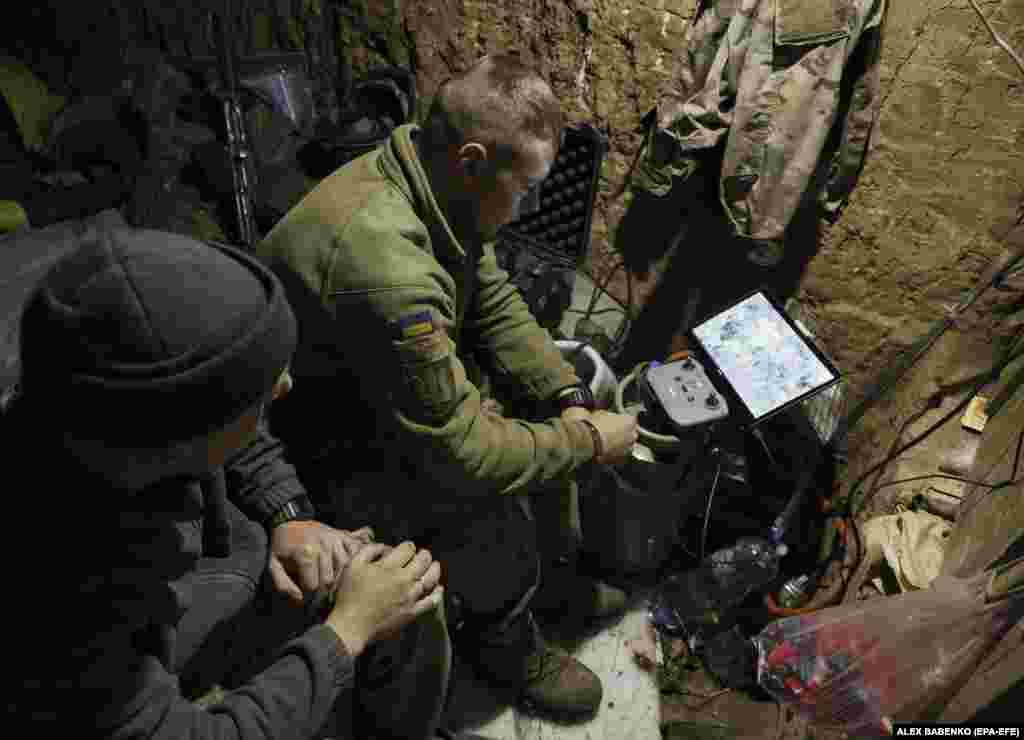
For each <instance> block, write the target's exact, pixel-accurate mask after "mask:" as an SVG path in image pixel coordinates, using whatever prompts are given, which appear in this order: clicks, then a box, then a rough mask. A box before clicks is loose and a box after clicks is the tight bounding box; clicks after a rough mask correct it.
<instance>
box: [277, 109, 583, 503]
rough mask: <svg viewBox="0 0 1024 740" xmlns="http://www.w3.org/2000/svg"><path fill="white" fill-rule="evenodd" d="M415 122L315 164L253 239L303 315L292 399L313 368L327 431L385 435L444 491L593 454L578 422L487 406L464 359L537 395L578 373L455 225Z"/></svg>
mask: <svg viewBox="0 0 1024 740" xmlns="http://www.w3.org/2000/svg"><path fill="white" fill-rule="evenodd" d="M417 130H418V128H417V127H416V126H415V125H411V124H410V125H406V126H402V127H399V128H397V129H396V130H395V131H394V132H393V134H392V135H391V137H390V139H389V140H388V142H387V143H386V144H384V145H382V146H381V147H380V148H378V149H377V150H375V151H373V152H371V153H369V154H366V155H364V156H362V157H360V158H359V159H356V160H354V161H352V162H350V163H349V164H347V165H345V166H344V167H342V168H340V169H339V170H337V171H336V172H334V173H333V174H332V175H331V176H329V177H328V178H326V179H325V180H323V181H322V182H321V183H320V184H319V185H318V186H317V187H316V188H315V189H314V190H313V191H312V192H311V193H310V194H309V195H307V196H306V197H305V198H304V199H303V200H302V201H301V202H300V203H299V204H298V205H296V206H295V208H294V209H292V211H291V212H290V213H288V215H287V216H286V217H285V218H284V219H283V220H282V221H281V222H279V223H278V224H277V226H275V228H274V229H273V230H272V231H271V232H270V234H268V235H267V237H266V238H265V239H264V240H263V242H262V243H261V244H260V245H259V247H258V252H259V254H260V255H261V256H262V257H264V258H265V259H267V260H268V262H269V263H270V265H271V266H272V268H273V269H274V270H275V271H276V272H277V274H278V275H279V276H281V278H282V280H283V282H284V283H285V286H286V289H287V290H288V293H289V298H290V300H291V301H292V305H293V307H294V308H295V311H296V314H297V316H298V318H299V324H300V338H299V343H300V346H299V349H298V351H297V353H296V357H295V360H294V362H293V375H294V376H295V379H296V384H295V389H294V391H293V394H292V395H293V396H294V397H295V399H296V400H299V399H302V397H303V396H302V394H303V383H304V380H306V379H319V380H320V381H321V382H320V383H319V385H317V384H315V383H309V384H308V388H309V389H312V388H318V389H319V391H318V392H317V393H316V394H315V395H316V396H317V398H315V399H310V398H309V397H308V396H307V397H306V399H305V401H306V405H305V406H304V408H305V409H306V411H305V412H304V414H305V415H304V417H303V418H305V419H308V420H309V423H310V424H312V423H314V422H313V421H312V420H313V418H314V417H318V418H320V419H321V420H322V419H323V418H324V417H325V415H326V418H329V419H331V420H332V422H333V423H332V424H331V428H332V429H333V430H334V431H333V432H328V433H327V434H328V436H343V437H347V438H348V442H349V444H348V446H349V448H350V449H351V448H352V447H353V445H354V446H355V447H356V449H360V448H362V447H366V448H376V449H377V450H378V451H382V450H384V449H388V450H390V451H391V453H394V454H395V458H396V462H398V463H399V464H401V465H403V466H405V467H406V468H407V469H410V468H411V470H412V471H413V472H414V473H415V475H416V476H417V479H418V480H429V481H432V482H433V484H434V485H435V486H436V488H437V489H439V490H441V491H445V492H449V493H457V494H458V495H460V496H465V495H491V494H507V493H525V492H528V491H529V490H530V488H531V487H533V485H534V484H537V483H541V482H547V481H550V480H553V479H556V478H560V477H563V476H565V475H566V474H568V473H571V472H572V471H574V470H575V469H576V468H577V467H579V466H580V465H581V464H583V463H586V462H588V461H590V460H591V459H592V458H593V456H594V445H593V440H592V438H591V436H590V433H589V430H588V429H587V427H586V426H585V425H583V424H582V423H580V422H575V421H574V422H565V421H563V420H561V419H560V418H554V419H550V420H547V421H544V422H541V423H532V422H527V421H523V420H519V419H509V418H505V417H502V416H499V415H497V414H494V413H489V412H483V411H482V410H481V394H480V390H479V389H478V388H477V386H476V385H475V384H474V383H473V382H472V380H471V375H472V373H467V365H470V366H472V363H473V362H478V363H479V364H480V367H482V368H485V369H486V370H487V371H488V372H489V373H491V374H494V375H495V376H497V377H498V378H499V379H500V380H502V381H503V382H505V383H508V382H510V381H511V383H512V386H513V387H514V388H516V390H517V391H518V392H519V393H521V395H522V396H524V397H526V398H529V399H533V400H537V401H542V400H545V399H547V398H549V397H551V396H552V394H553V393H555V392H556V391H557V390H559V389H561V388H564V387H566V386H569V385H571V384H573V383H576V382H578V381H579V379H578V378H577V376H576V374H575V373H574V372H573V369H572V367H571V365H569V364H568V363H566V362H565V361H564V360H563V359H562V356H561V354H560V352H559V350H558V348H557V347H556V346H555V344H554V341H553V340H552V338H551V336H550V335H549V334H548V333H547V331H546V330H544V329H542V328H541V327H540V326H538V324H537V322H536V321H535V319H534V318H533V316H532V314H531V313H530V312H529V309H528V308H527V307H526V304H525V303H524V302H523V300H522V298H521V297H520V296H519V294H518V291H517V289H516V288H515V286H513V285H512V284H511V283H510V282H509V279H508V274H507V273H506V272H505V271H503V270H501V269H500V268H499V267H498V264H497V262H496V260H495V256H494V250H493V248H492V246H491V245H489V244H483V245H477V244H460V243H459V242H458V240H457V239H456V238H455V236H454V234H453V232H452V230H451V228H450V226H449V225H448V223H447V221H446V219H445V216H444V214H443V213H442V212H441V210H440V209H439V207H438V204H437V202H436V200H435V199H434V196H433V194H432V192H431V189H430V185H429V183H428V180H427V176H426V173H425V171H424V169H423V167H422V165H421V163H420V161H419V158H418V156H417V153H416V149H415V146H414V144H413V138H412V137H413V136H415V135H416V132H417ZM325 379H333V381H331V382H329V383H324V382H323V381H324V380H325ZM325 389H326V390H325ZM307 393H310V391H309V390H307ZM335 432H336V433H337V435H335ZM283 436H284V437H285V439H286V440H287V435H283ZM297 453H298V454H300V455H301V454H302V451H301V450H297ZM367 459H369V458H367Z"/></svg>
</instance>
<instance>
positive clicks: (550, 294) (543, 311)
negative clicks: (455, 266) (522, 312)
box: [494, 124, 608, 328]
mask: <svg viewBox="0 0 1024 740" xmlns="http://www.w3.org/2000/svg"><path fill="white" fill-rule="evenodd" d="M607 151H608V140H607V139H606V138H605V137H604V135H602V134H601V133H600V132H599V131H598V130H597V129H595V128H594V127H593V126H590V125H589V124H583V125H581V126H569V127H567V128H566V129H565V131H564V138H563V141H562V146H561V148H560V149H559V150H558V154H557V155H556V157H555V162H554V164H553V165H552V168H551V172H550V173H549V174H548V177H547V178H546V179H545V180H544V182H542V183H541V186H540V207H539V208H538V210H536V211H534V212H533V213H528V214H525V215H523V216H521V217H520V218H518V219H516V220H515V221H513V222H512V223H510V224H507V225H506V226H505V227H503V228H502V229H501V231H500V232H499V233H498V238H497V240H496V242H495V247H494V248H495V253H496V255H497V258H498V264H499V265H501V267H502V268H503V269H505V270H507V271H508V273H509V275H510V276H511V279H512V282H513V283H515V284H516V285H517V286H518V287H519V289H520V291H521V292H522V294H523V297H524V299H525V300H526V303H527V305H529V306H530V309H531V311H533V313H534V315H535V316H536V317H537V319H538V321H540V323H541V325H542V326H546V327H548V328H551V327H553V326H557V325H558V323H559V322H560V321H561V317H562V314H564V313H565V310H566V309H567V308H568V307H569V303H571V301H572V286H573V283H574V282H575V270H576V268H577V267H578V266H579V265H580V263H581V262H582V261H583V260H584V258H585V257H586V256H587V252H588V251H589V249H590V227H591V223H592V222H593V217H594V203H595V201H596V199H597V185H598V177H599V175H600V172H601V165H602V163H603V161H604V157H605V154H606V153H607Z"/></svg>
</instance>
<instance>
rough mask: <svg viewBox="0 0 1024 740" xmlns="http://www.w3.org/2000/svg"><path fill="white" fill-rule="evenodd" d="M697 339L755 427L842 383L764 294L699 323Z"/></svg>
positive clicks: (695, 329)
mask: <svg viewBox="0 0 1024 740" xmlns="http://www.w3.org/2000/svg"><path fill="white" fill-rule="evenodd" d="M693 334H694V337H695V338H696V339H697V341H698V342H700V344H701V347H702V348H703V350H704V351H705V352H706V353H707V355H708V357H709V358H710V359H711V361H712V362H713V363H714V364H715V365H716V366H717V368H718V370H719V372H720V373H721V374H722V376H723V377H724V378H725V380H726V382H727V383H729V385H730V386H732V388H733V390H734V391H735V393H736V395H737V396H738V397H739V399H740V401H741V402H742V403H743V404H744V405H745V406H746V407H747V410H748V411H749V412H750V415H751V416H752V417H753V418H754V421H755V422H756V421H760V420H761V419H763V418H765V417H766V416H768V415H770V414H772V413H774V412H776V411H778V410H780V409H781V408H783V407H784V406H786V405H788V404H790V403H793V402H794V401H797V400H799V399H800V398H802V397H804V396H809V395H811V394H813V393H815V392H816V391H819V390H821V389H823V388H825V387H826V386H828V385H830V384H831V383H833V382H834V381H836V380H838V374H837V373H836V372H835V371H834V370H833V369H831V368H830V367H829V366H828V365H826V364H825V362H823V361H822V359H821V358H820V357H819V356H818V353H817V352H815V350H814V348H813V347H811V345H810V344H809V343H808V341H807V340H806V339H805V338H804V337H803V336H802V335H801V334H800V333H798V332H797V331H796V330H795V329H794V328H793V326H792V325H791V324H790V323H789V321H788V320H787V319H786V317H785V316H783V315H782V314H781V313H780V312H779V310H778V309H777V308H776V307H775V306H774V305H773V304H772V303H771V301H769V300H768V298H767V297H766V296H765V295H764V294H763V293H754V294H753V295H751V296H749V297H747V298H745V299H743V300H742V301H740V302H739V303H737V304H735V305H734V306H732V307H730V308H728V309H726V310H725V311H723V312H722V313H720V314H718V315H716V316H713V317H711V318H710V319H707V320H706V321H704V322H703V323H701V324H698V325H697V326H696V327H695V328H694V330H693Z"/></svg>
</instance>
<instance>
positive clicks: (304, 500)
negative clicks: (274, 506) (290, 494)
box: [265, 496, 316, 532]
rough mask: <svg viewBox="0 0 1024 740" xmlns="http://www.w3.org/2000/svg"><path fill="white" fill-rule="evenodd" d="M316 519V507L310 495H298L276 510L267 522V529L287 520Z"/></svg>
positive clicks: (306, 520) (304, 520)
mask: <svg viewBox="0 0 1024 740" xmlns="http://www.w3.org/2000/svg"><path fill="white" fill-rule="evenodd" d="M313 519H316V509H314V508H313V502H312V501H310V500H309V497H308V496H297V497H296V498H293V499H292V500H291V501H288V502H287V503H286V504H285V505H284V506H282V507H281V508H280V509H278V510H277V511H275V512H274V513H273V514H271V515H270V517H269V518H268V519H267V521H266V522H265V525H266V528H267V531H268V532H269V531H270V530H272V529H274V527H279V526H281V525H282V524H284V523H285V522H308V521H311V520H313Z"/></svg>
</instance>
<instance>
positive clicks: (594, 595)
mask: <svg viewBox="0 0 1024 740" xmlns="http://www.w3.org/2000/svg"><path fill="white" fill-rule="evenodd" d="M628 602H629V597H628V596H627V595H626V592H625V591H623V590H621V589H618V588H615V587H614V586H611V585H609V584H607V583H605V582H604V581H598V580H595V579H592V578H588V577H586V576H583V575H580V574H579V572H578V571H577V565H576V563H575V562H574V561H572V560H568V559H561V560H558V561H554V562H551V563H547V564H546V565H545V566H544V570H543V574H542V576H541V585H540V588H539V589H538V590H537V594H536V596H534V598H533V601H532V602H531V604H530V605H531V607H532V609H533V611H534V613H535V614H536V615H537V619H538V620H539V621H540V622H541V624H544V625H545V626H558V627H567V626H568V627H571V626H573V625H576V624H584V623H586V622H590V621H592V620H600V619H605V618H607V617H613V616H616V615H618V614H621V613H622V612H624V611H625V610H626V607H627V605H628Z"/></svg>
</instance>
